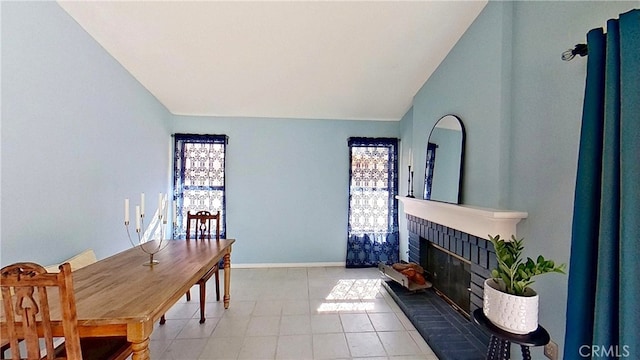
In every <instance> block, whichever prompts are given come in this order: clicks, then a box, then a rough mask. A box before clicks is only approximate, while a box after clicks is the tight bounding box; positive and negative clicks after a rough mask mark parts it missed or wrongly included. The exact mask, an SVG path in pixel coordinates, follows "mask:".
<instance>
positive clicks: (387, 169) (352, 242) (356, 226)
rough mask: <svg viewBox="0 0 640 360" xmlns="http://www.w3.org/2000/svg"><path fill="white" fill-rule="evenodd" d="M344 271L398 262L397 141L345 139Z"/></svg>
mask: <svg viewBox="0 0 640 360" xmlns="http://www.w3.org/2000/svg"><path fill="white" fill-rule="evenodd" d="M348 145H349V159H350V161H349V165H350V166H349V222H348V240H347V259H346V266H347V267H372V266H377V265H378V263H379V262H384V263H386V264H393V263H395V262H398V261H399V256H400V247H399V234H398V200H397V199H396V195H397V194H398V139H394V138H349V141H348Z"/></svg>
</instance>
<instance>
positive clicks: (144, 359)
mask: <svg viewBox="0 0 640 360" xmlns="http://www.w3.org/2000/svg"><path fill="white" fill-rule="evenodd" d="M131 348H132V349H133V356H132V357H131V359H133V360H150V359H151V355H150V354H149V338H146V339H144V340H142V342H139V343H131Z"/></svg>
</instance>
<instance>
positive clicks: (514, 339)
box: [472, 309, 551, 360]
mask: <svg viewBox="0 0 640 360" xmlns="http://www.w3.org/2000/svg"><path fill="white" fill-rule="evenodd" d="M472 315H473V316H472V317H473V321H474V322H475V323H476V324H478V325H479V326H480V327H481V328H483V329H484V330H486V331H487V332H489V333H490V334H491V341H490V342H489V349H488V350H487V360H509V358H510V356H511V343H515V344H519V345H520V348H521V350H522V358H523V359H524V360H531V353H530V352H529V347H530V346H543V345H547V344H548V343H549V341H550V340H551V338H550V337H549V333H548V332H547V330H545V329H544V328H543V327H542V326H540V325H538V328H537V329H536V330H535V331H534V332H531V333H528V334H524V335H520V334H514V333H510V332H508V331H505V330H502V329H500V328H499V327H497V326H495V325H494V324H493V323H492V322H491V321H490V320H489V319H488V318H487V317H486V316H485V315H484V313H483V312H482V309H476V310H474V311H473V314H472Z"/></svg>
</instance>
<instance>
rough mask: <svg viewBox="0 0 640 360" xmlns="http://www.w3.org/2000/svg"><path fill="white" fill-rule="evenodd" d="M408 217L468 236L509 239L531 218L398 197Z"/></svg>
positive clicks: (513, 213) (512, 213) (522, 214)
mask: <svg viewBox="0 0 640 360" xmlns="http://www.w3.org/2000/svg"><path fill="white" fill-rule="evenodd" d="M396 198H397V199H398V200H400V201H401V202H402V204H403V205H404V212H405V213H406V214H409V215H413V216H416V217H419V218H421V219H425V220H429V221H432V222H434V223H437V224H440V225H444V226H447V227H450V228H453V229H456V230H460V231H462V232H466V233H467V234H471V235H475V236H477V237H480V238H482V239H488V235H492V236H495V235H500V237H501V238H504V239H510V238H511V235H516V225H517V224H518V223H519V222H520V220H522V219H526V218H527V216H529V214H528V213H526V212H523V211H514V210H497V209H488V208H481V207H476V206H469V205H456V204H448V203H442V202H438V201H430V200H420V199H415V198H408V197H404V196H396Z"/></svg>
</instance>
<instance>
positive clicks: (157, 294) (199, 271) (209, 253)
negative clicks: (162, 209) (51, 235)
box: [0, 239, 235, 360]
mask: <svg viewBox="0 0 640 360" xmlns="http://www.w3.org/2000/svg"><path fill="white" fill-rule="evenodd" d="M234 242H235V240H234V239H220V240H217V241H216V240H205V241H200V240H198V241H195V240H189V241H186V240H167V241H164V242H163V243H162V244H161V246H162V248H161V250H160V251H159V252H158V253H156V254H155V255H154V260H157V261H158V263H157V264H155V265H152V266H148V265H145V263H148V262H149V255H148V254H147V253H145V252H144V251H142V249H140V246H136V247H133V248H130V249H128V250H125V251H123V252H120V253H117V254H115V255H113V256H110V257H108V258H105V259H103V260H100V261H98V262H96V263H93V264H91V265H89V266H86V267H83V268H81V269H78V270H76V271H74V272H73V285H74V291H75V299H76V310H77V315H78V329H79V332H80V337H98V336H126V337H127V339H128V340H129V341H130V342H131V343H132V348H133V359H134V360H139V359H145V360H146V359H149V358H150V353H149V338H150V336H151V333H152V331H153V327H154V324H155V322H156V321H158V320H159V319H160V317H161V316H162V315H163V314H164V313H166V312H167V311H168V310H169V309H170V308H171V307H172V306H173V305H174V304H175V303H176V302H177V301H178V300H179V299H180V298H181V297H182V296H184V295H185V293H186V292H187V290H189V289H190V288H191V287H192V286H193V285H194V284H196V283H197V282H198V280H199V279H200V278H201V277H202V276H203V275H205V274H206V273H207V271H208V270H209V269H211V268H212V267H213V266H214V265H215V264H216V263H218V262H219V261H220V260H223V261H224V297H223V302H224V308H225V309H227V308H228V307H229V301H230V295H229V289H230V287H229V286H230V278H231V247H232V246H231V245H232V244H233V243H234ZM144 246H145V249H153V248H154V247H155V246H156V245H155V244H152V243H146V244H144ZM53 310H54V309H52V320H57V319H56V317H55V316H56V315H55V313H56V311H53ZM58 316H59V315H58ZM0 325H1V326H2V328H4V330H6V328H5V326H6V325H5V324H0ZM0 330H1V329H0ZM56 332H58V333H56ZM3 333H6V332H4V331H3ZM54 336H62V327H61V326H55V327H54Z"/></svg>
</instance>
